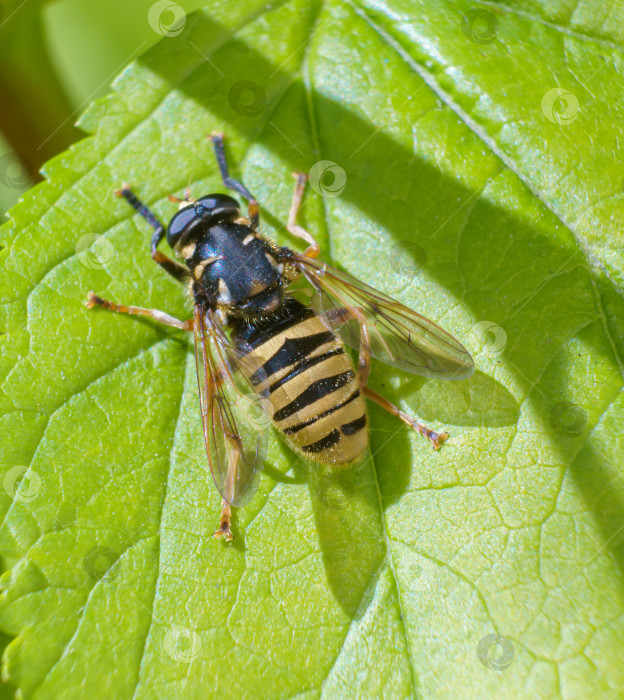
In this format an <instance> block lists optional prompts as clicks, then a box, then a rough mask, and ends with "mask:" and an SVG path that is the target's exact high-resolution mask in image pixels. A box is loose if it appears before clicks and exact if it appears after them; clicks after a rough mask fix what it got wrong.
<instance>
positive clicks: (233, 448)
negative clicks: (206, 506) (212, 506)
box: [213, 440, 240, 542]
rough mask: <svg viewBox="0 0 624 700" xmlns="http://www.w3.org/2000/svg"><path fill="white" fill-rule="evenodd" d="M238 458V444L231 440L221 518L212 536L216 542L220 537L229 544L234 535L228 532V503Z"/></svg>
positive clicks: (229, 514)
mask: <svg viewBox="0 0 624 700" xmlns="http://www.w3.org/2000/svg"><path fill="white" fill-rule="evenodd" d="M239 458H240V452H239V448H238V443H237V442H236V441H235V440H233V441H231V442H230V450H229V452H228V470H227V476H226V478H225V483H224V489H223V496H224V498H223V501H222V506H221V517H220V519H219V527H218V528H217V530H216V531H215V533H214V535H213V537H216V538H217V539H218V540H219V539H221V538H222V537H223V538H225V541H226V542H231V541H232V540H233V539H234V535H233V534H232V531H231V530H230V522H231V517H232V509H231V507H230V501H231V500H232V497H233V495H234V484H235V482H236V476H237V472H238V460H239ZM226 496H227V498H226Z"/></svg>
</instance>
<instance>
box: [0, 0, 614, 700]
mask: <svg viewBox="0 0 624 700" xmlns="http://www.w3.org/2000/svg"><path fill="white" fill-rule="evenodd" d="M474 7H475V6H474V5H468V4H463V3H458V4H450V3H448V4H441V3H437V2H436V3H433V2H422V3H418V4H416V3H409V4H407V3H404V4H402V5H401V4H399V3H388V2H386V3H382V2H376V3H372V2H366V3H364V2H360V3H357V4H350V3H343V2H332V3H326V4H322V5H321V4H319V3H315V2H309V1H308V0H305V1H304V0H293V1H292V2H288V3H285V2H284V3H276V4H274V5H273V6H271V7H267V6H265V4H264V3H261V2H252V1H251V0H246V1H244V2H240V3H236V6H230V7H228V9H227V11H226V10H225V9H224V8H223V7H221V6H220V4H219V3H214V4H213V5H211V6H209V7H207V8H206V9H205V10H204V11H202V12H199V13H197V14H194V15H192V16H189V17H188V18H187V22H186V26H185V29H184V32H183V33H181V34H180V35H178V36H174V37H167V38H165V39H163V41H161V42H160V43H159V44H158V45H157V46H156V47H154V48H153V49H152V50H150V51H149V52H148V53H147V54H146V55H145V56H144V57H143V58H142V59H141V60H140V61H138V62H137V63H135V64H132V65H131V66H129V67H128V68H127V69H126V70H125V71H124V73H122V75H121V76H120V77H119V78H118V79H117V81H116V82H115V84H114V86H113V90H112V92H111V94H110V95H109V96H108V97H106V98H104V99H103V100H101V101H98V102H96V103H95V104H94V105H92V107H91V108H90V109H89V110H88V111H87V113H86V115H84V116H83V118H82V121H81V126H82V128H83V129H85V130H86V131H88V132H89V134H90V136H89V137H88V138H87V139H85V140H84V141H82V142H81V143H79V144H77V145H76V146H74V147H72V148H71V149H70V150H69V151H68V152H67V153H64V154H62V155H61V156H58V157H57V158H55V159H54V160H53V161H51V162H50V163H49V164H48V166H47V167H46V176H47V181H46V182H45V183H43V184H41V185H39V186H37V187H36V188H35V189H34V190H32V191H31V192H30V193H29V194H27V195H26V197H25V198H24V200H23V201H22V202H21V203H20V204H19V205H18V206H17V207H16V208H15V209H14V210H13V212H12V214H13V217H14V218H13V221H11V222H10V223H9V224H7V225H6V226H5V227H4V228H3V234H2V235H3V241H2V242H3V245H4V247H3V248H2V250H1V252H0V255H1V256H2V262H3V268H4V273H3V279H2V281H1V282H0V285H1V288H2V295H3V302H4V303H3V306H2V309H3V311H2V313H3V319H2V322H3V325H4V333H3V335H2V336H1V337H0V341H1V342H2V346H1V347H2V354H1V356H0V357H1V367H0V369H1V371H2V377H3V384H2V387H3V393H2V396H1V402H2V405H1V408H2V413H3V416H2V428H3V429H2V431H0V440H1V441H2V442H1V444H2V447H1V448H0V449H1V455H2V463H3V468H4V477H3V484H4V491H3V492H0V495H1V496H2V498H1V499H0V508H1V509H2V514H3V519H4V522H3V525H2V528H1V530H0V552H1V553H2V555H3V558H4V562H5V566H6V569H7V571H6V573H5V574H4V575H3V579H2V595H1V597H0V624H1V625H2V628H3V629H4V630H6V631H7V632H9V633H11V634H12V635H15V639H14V641H13V642H12V643H11V644H10V645H9V646H8V648H7V651H6V652H5V656H4V674H5V676H6V677H8V678H9V680H10V681H11V682H12V683H13V684H15V685H16V686H18V687H19V688H20V689H21V691H22V693H23V695H24V696H25V697H32V696H35V697H64V698H65V697H67V698H72V697H84V695H85V693H90V694H92V695H94V696H97V697H99V696H102V697H104V696H106V697H120V698H122V697H132V696H136V697H205V696H206V693H207V692H209V693H210V694H215V695H216V694H219V695H220V696H224V697H234V696H238V697H240V696H243V697H246V696H259V695H262V696H265V697H290V696H294V695H300V696H302V697H318V696H327V697H345V696H354V695H356V694H359V695H360V696H363V697H373V696H380V695H382V694H383V695H384V696H387V697H406V696H414V695H421V696H423V697H450V696H459V697H475V696H477V695H478V696H484V697H487V696H493V695H500V696H502V697H510V696H511V697H514V696H520V697H526V696H534V695H539V696H543V697H566V698H568V697H582V696H587V695H589V694H592V693H593V694H595V695H598V696H608V695H609V694H614V693H617V692H619V689H621V687H622V685H623V684H624V677H623V675H622V670H621V663H620V662H619V660H620V659H621V656H622V651H623V649H622V645H623V641H622V640H623V639H624V628H623V625H622V583H621V567H622V563H623V562H622V556H623V549H622V537H621V530H622V526H623V521H622V512H624V510H623V508H622V505H623V483H622V471H621V461H622V460H621V457H622V448H621V437H620V436H621V434H622V427H623V423H624V421H623V418H622V393H621V388H622V356H623V351H624V340H623V336H622V321H621V319H622V317H623V313H622V312H623V310H624V309H623V306H624V305H623V302H622V294H621V289H620V286H619V285H620V282H621V279H622V258H621V253H620V252H618V250H617V246H616V245H614V241H613V237H614V235H616V234H617V232H618V231H619V229H620V228H621V223H622V222H621V219H622V216H621V213H620V211H619V207H618V200H619V199H621V194H620V193H619V192H617V191H616V185H617V182H616V180H617V177H619V176H617V177H616V173H617V167H616V165H617V164H616V163H614V165H613V166H612V168H611V169H609V168H608V167H607V165H606V164H607V159H608V157H609V154H611V156H612V157H613V158H614V154H615V148H616V144H617V143H618V139H619V138H620V130H621V124H622V123H623V121H622V119H621V118H619V117H620V116H621V115H620V114H619V111H621V106H620V103H619V102H618V101H617V96H618V94H619V93H618V90H617V88H616V86H617V85H618V83H619V81H618V73H617V65H616V59H615V58H612V59H611V62H610V63H609V65H605V66H604V67H603V68H602V69H601V70H602V73H601V80H600V89H599V90H598V89H597V88H596V94H595V96H594V101H593V102H590V101H589V100H588V99H586V96H585V95H583V96H582V97H581V96H580V95H579V105H580V110H579V113H578V115H577V117H576V118H575V119H574V120H573V121H570V122H569V123H566V124H561V123H554V122H552V121H550V120H549V119H548V118H547V117H546V116H545V115H544V112H543V111H542V108H541V104H542V99H543V95H544V94H545V93H546V91H547V90H549V89H551V88H552V87H557V86H565V87H566V88H567V89H568V90H571V91H572V92H574V91H575V90H578V85H581V84H583V83H584V84H585V85H587V83H588V81H589V79H590V76H591V73H592V71H593V70H595V69H596V67H597V66H599V65H602V63H601V58H600V57H601V55H602V54H603V53H604V51H605V47H606V46H609V47H611V50H612V51H613V50H614V49H617V47H619V44H620V42H621V39H620V35H619V34H618V32H619V31H620V30H619V28H618V27H619V25H618V24H617V22H615V21H614V20H613V16H609V17H604V18H601V17H599V16H598V14H599V13H598V11H594V12H593V13H592V11H591V9H590V7H589V4H587V6H586V7H585V6H579V7H580V9H579V10H578V11H577V12H576V13H574V14H573V15H572V16H570V14H569V13H568V12H567V10H566V7H565V6H564V5H563V4H562V5H561V7H560V8H558V6H556V5H549V6H548V8H546V9H544V8H542V7H541V5H539V4H538V3H529V2H527V3H525V4H521V3H516V4H514V6H513V7H511V8H498V7H497V6H496V5H493V4H487V5H485V4H484V5H478V6H476V7H477V8H484V9H485V10H486V11H487V12H489V13H491V14H493V15H494V16H495V17H496V30H495V31H494V32H493V34H494V36H493V37H492V38H491V39H489V40H488V41H487V42H486V43H478V42H477V41H475V37H474V36H473V35H471V32H470V26H469V25H468V28H467V27H466V21H465V18H466V16H467V15H468V13H469V12H470V11H471V10H472V9H473V8H474ZM583 7H585V9H583ZM406 8H408V9H406ZM581 10H582V11H581ZM488 21H489V20H488ZM487 26H488V25H487V22H486V28H487ZM487 36H489V35H487V34H486V37H487ZM480 41H482V38H481V39H480ZM527 73H529V74H531V76H532V79H531V80H529V78H528V77H527ZM546 78H547V79H546ZM242 81H247V82H246V83H244V84H242V85H241V83H242ZM249 83H251V84H252V85H251V86H250V85H249ZM607 109H608V110H610V111H609V118H608V119H607V118H606V117H605V110H607ZM601 110H602V112H601ZM601 114H602V118H601V119H599V118H598V117H599V116H600V115H601ZM551 117H552V114H551ZM213 130H223V131H225V132H226V133H227V137H228V140H227V148H228V155H229V158H230V161H231V163H232V168H233V171H234V173H235V174H236V175H239V176H241V177H242V178H243V180H244V181H245V183H246V184H247V186H248V187H249V189H250V190H251V191H252V192H253V193H254V194H255V195H256V197H257V198H258V200H259V201H260V202H261V204H262V216H263V222H264V230H265V231H266V232H267V233H268V234H270V235H274V236H275V237H276V239H277V240H278V241H279V242H280V243H282V244H288V245H291V246H296V245H297V243H296V242H295V241H293V240H292V239H291V238H289V237H288V236H287V234H286V232H285V227H284V223H285V221H286V216H287V212H288V206H289V202H290V196H291V191H292V183H293V181H292V178H291V177H290V172H291V171H292V170H294V169H299V170H306V171H310V170H311V169H313V167H314V166H315V164H317V163H320V162H321V161H330V165H329V166H327V164H325V165H323V166H320V170H327V168H328V167H329V169H330V170H329V171H328V172H326V174H325V176H324V177H323V178H322V179H318V178H317V179H316V180H315V179H314V178H313V177H311V180H312V186H311V188H310V190H309V191H308V195H307V197H306V202H305V208H304V216H303V223H304V224H305V225H306V226H307V227H308V228H309V229H310V231H312V232H313V233H314V234H315V235H316V236H317V237H318V239H319V241H320V243H321V245H322V247H323V248H324V250H325V253H326V255H327V257H328V258H329V259H331V260H332V261H333V262H334V263H336V264H337V265H339V266H342V267H343V268H344V269H346V270H348V271H349V272H350V273H352V274H354V275H356V276H359V277H360V278H362V279H364V280H365V281H366V282H367V283H369V284H372V285H373V286H376V287H378V288H380V289H382V290H383V291H384V292H386V293H389V294H392V295H394V296H396V297H397V298H399V299H400V300H401V301H402V302H404V303H406V304H407V305H408V306H411V307H413V308H415V309H417V310H418V311H419V312H421V313H423V314H425V315H426V316H428V317H430V318H432V319H433V320H435V321H436V322H439V323H440V324H441V325H443V326H444V327H445V328H447V329H448V330H449V331H451V332H452V333H453V334H454V335H456V336H457V337H458V338H459V339H460V340H461V341H462V342H465V343H466V344H467V346H468V347H469V348H470V349H471V351H472V352H473V353H474V356H475V359H476V364H477V372H476V374H475V375H474V377H472V378H471V379H470V380H468V381H465V382H448V383H442V382H434V381H432V380H426V381H425V380H424V379H421V378H418V377H412V376H409V375H405V374H401V373H399V372H396V371H394V370H391V369H390V368H387V367H384V366H381V365H376V366H375V367H374V370H373V374H372V377H371V385H372V386H373V388H374V389H375V390H377V391H380V392H383V393H384V394H385V395H386V396H387V397H388V398H389V399H391V400H392V401H394V402H396V403H398V404H399V405H400V407H401V408H402V409H403V410H406V411H409V412H411V413H414V414H415V415H417V416H419V417H420V418H421V419H422V420H423V421H425V422H426V423H428V424H429V425H431V426H432V427H434V428H437V427H442V426H444V427H446V428H447V429H448V430H449V432H450V433H451V439H450V440H449V442H448V443H447V444H446V445H445V447H444V449H443V450H441V451H440V452H439V453H434V452H433V451H432V450H430V448H429V447H428V445H427V444H426V443H425V442H424V441H423V440H422V438H420V437H418V436H417V435H415V434H412V433H410V432H408V430H407V429H406V428H405V427H404V426H403V425H402V424H401V423H400V422H397V421H396V420H395V419H394V418H392V417H391V416H389V415H387V414H385V413H384V412H383V411H381V410H379V409H378V408H377V407H374V406H373V407H371V408H370V426H371V430H370V434H371V450H370V454H369V456H368V458H367V459H366V460H365V461H364V462H363V463H362V464H361V465H359V466H357V467H355V468H354V469H352V470H349V471H345V472H341V473H334V474H331V473H327V472H324V471H322V470H319V469H315V468H313V467H312V466H311V465H310V464H306V463H304V462H302V461H301V460H298V459H297V458H296V457H295V456H294V454H293V453H292V452H290V451H289V450H288V448H287V447H286V446H285V445H284V444H283V443H281V442H280V441H279V440H278V439H276V438H275V437H274V436H273V437H272V443H271V448H270V452H269V460H268V464H267V467H266V469H265V472H264V473H263V475H262V479H261V481H260V484H259V486H258V490H257V492H256V493H255V494H254V496H253V499H252V500H251V502H250V503H249V504H248V505H247V506H246V507H245V508H243V509H241V510H240V511H239V512H238V514H237V518H236V520H235V532H236V535H237V539H236V540H235V542H234V545H233V546H231V547H225V546H222V544H221V543H218V542H215V541H214V540H213V539H212V538H211V534H212V531H213V530H214V527H215V524H216V517H217V514H218V510H219V497H218V494H217V492H216V490H215V489H214V488H213V487H212V484H211V481H210V475H209V471H208V466H207V461H206V457H205V454H204V452H203V445H202V439H201V429H200V420H199V410H198V404H197V390H196V383H195V371H194V366H193V361H194V360H193V357H192V352H191V349H190V346H189V345H188V339H187V338H186V337H185V336H184V334H183V333H182V332H178V331H172V330H170V329H162V328H158V327H156V326H155V325H154V324H152V323H150V322H146V321H142V320H137V319H134V318H129V317H123V316H116V315H112V314H107V313H105V312H103V311H87V310H86V309H85V308H84V306H83V302H84V299H85V297H86V293H87V292H88V291H89V290H90V289H94V290H95V291H96V292H97V293H98V294H101V295H102V296H104V297H107V298H111V299H113V300H118V301H121V302H124V303H129V304H136V305H142V306H149V307H154V308H161V309H163V310H166V311H167V312H169V313H172V314H174V315H177V316H178V317H182V318H186V317H188V315H189V313H190V311H189V307H188V305H187V304H186V303H185V300H184V293H183V291H182V290H181V289H180V288H179V287H178V286H177V284H176V283H175V282H173V281H170V280H168V279H167V278H166V276H165V275H164V273H162V271H160V270H159V269H158V268H157V267H156V266H155V265H154V264H153V263H152V262H151V260H150V258H149V250H148V244H149V236H150V234H149V231H148V229H147V227H146V225H145V222H144V221H142V220H139V218H138V217H137V216H136V215H133V212H132V211H131V210H129V207H128V206H127V205H126V204H125V203H124V202H123V201H120V200H118V199H116V198H115V197H114V196H113V190H114V189H115V188H116V187H118V186H119V184H120V183H121V182H122V181H124V180H125V181H129V182H131V183H132V185H133V186H134V188H135V190H136V191H137V193H138V194H139V195H140V196H141V197H142V198H143V199H144V200H145V201H146V202H148V203H149V204H150V205H151V206H153V208H154V209H155V211H156V212H157V213H158V214H159V215H160V216H161V217H162V218H163V219H165V220H167V219H168V218H169V217H170V216H171V215H172V214H173V212H174V211H175V206H174V205H172V204H170V203H169V202H168V201H167V195H168V194H169V193H175V194H180V193H181V192H182V191H183V189H184V187H185V186H186V185H187V184H188V183H189V181H190V182H191V184H192V189H193V192H194V193H195V194H197V195H199V194H203V193H207V192H210V191H214V190H219V191H223V188H222V186H221V183H220V181H219V177H218V172H217V169H216V167H215V163H214V161H213V157H212V152H211V149H210V146H209V142H208V141H207V139H206V135H207V134H208V133H209V132H210V131H213ZM332 164H334V165H332ZM318 170H319V167H317V169H316V170H314V171H313V172H315V173H316V172H317V171H318ZM343 173H344V177H343ZM340 183H342V185H344V188H343V189H342V190H341V191H340V192H339V195H338V196H334V195H335V194H336V190H337V189H338V190H340V188H341V187H342V185H341V184H340ZM618 186H619V185H618ZM332 188H333V189H332ZM609 188H610V189H609ZM322 192H324V193H325V194H324V195H323V194H321V193H322ZM601 199H602V203H599V200H601ZM588 207H589V208H588ZM590 212H591V213H590ZM89 236H90V237H91V238H88V237H89ZM85 237H87V238H85ZM85 241H86V242H87V243H88V242H89V241H91V242H92V244H93V245H91V246H90V247H87V248H85Z"/></svg>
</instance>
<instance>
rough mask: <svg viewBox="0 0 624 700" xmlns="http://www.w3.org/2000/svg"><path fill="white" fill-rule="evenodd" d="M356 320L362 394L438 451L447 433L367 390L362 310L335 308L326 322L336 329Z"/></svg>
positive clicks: (368, 354)
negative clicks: (437, 430)
mask: <svg viewBox="0 0 624 700" xmlns="http://www.w3.org/2000/svg"><path fill="white" fill-rule="evenodd" d="M352 319H356V320H357V321H358V323H359V324H360V348H359V354H358V378H359V381H360V388H361V391H362V394H364V396H366V397H367V398H369V399H371V401H374V402H375V403H376V404H377V405H379V406H381V407H382V408H383V409H384V410H386V411H388V413H391V414H392V415H393V416H397V418H400V419H401V420H402V421H403V422H404V423H406V424H407V425H409V427H410V428H412V429H413V430H415V431H416V432H417V433H420V434H421V435H422V436H424V437H426V438H427V439H428V440H429V441H430V442H431V443H432V444H433V449H434V450H439V449H440V447H442V443H443V442H444V441H445V440H446V439H447V438H448V436H449V435H448V433H438V432H436V431H435V430H432V429H431V428H429V427H427V426H426V425H423V424H422V423H419V422H418V421H416V420H414V418H412V417H411V416H410V415H408V414H407V413H405V412H404V411H401V409H400V408H398V406H395V405H394V404H393V403H391V402H390V401H388V399H386V398H384V397H383V396H382V395H381V394H378V393H377V392H376V391H373V390H372V389H369V388H368V386H366V385H367V383H368V377H369V373H370V365H371V349H370V333H369V330H368V326H367V324H366V318H365V316H364V313H363V311H362V309H360V308H357V307H355V306H353V307H349V308H337V309H332V310H331V311H330V312H329V313H328V320H330V321H331V322H332V324H333V325H334V326H335V327H338V326H340V325H342V324H344V323H346V322H347V321H350V320H352Z"/></svg>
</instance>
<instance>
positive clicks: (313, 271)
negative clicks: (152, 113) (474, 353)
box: [296, 254, 474, 379]
mask: <svg viewBox="0 0 624 700" xmlns="http://www.w3.org/2000/svg"><path fill="white" fill-rule="evenodd" d="M296 259H297V263H298V267H299V269H300V270H301V272H302V273H303V275H304V276H305V278H306V279H307V280H308V282H309V283H310V284H311V285H312V286H313V287H314V288H315V289H316V292H317V293H316V295H315V298H314V299H313V301H312V306H313V307H314V308H315V310H316V311H317V312H318V313H319V315H321V317H322V318H323V319H324V320H325V322H326V323H327V324H328V326H329V327H330V328H331V329H332V330H333V331H335V332H336V333H338V335H340V337H341V338H342V339H343V341H344V342H345V343H346V344H347V345H349V346H350V347H353V348H355V349H356V350H360V349H361V342H362V341H361V333H360V324H361V322H363V323H365V324H366V326H367V327H368V329H369V341H368V346H367V347H368V350H369V352H370V354H371V355H372V356H373V357H375V358H377V359H379V360H381V361H382V362H385V363H386V364H389V365H393V366H395V367H398V368H400V369H403V370H405V371H407V372H412V373H413V374H419V375H422V376H425V377H434V378H436V379H467V378H468V377H470V376H471V375H472V374H473V372H474V363H473V361H472V358H471V357H470V354H469V353H468V351H467V350H466V348H464V346H463V345H462V344H461V343H460V342H459V341H458V340H456V339H455V338H454V337H453V336H452V335H450V334H449V333H447V331H445V330H444V329H443V328H441V327H440V326H438V325H437V324H436V323H434V322H433V321H431V320H429V319H428V318H426V317H425V316H422V315H421V314H419V313H417V312H416V311H412V310H411V309H408V308H407V307H406V306H404V305H403V304H401V303H400V302H398V301H396V300H395V299H392V298H391V297H389V296H386V295H385V294H383V293H382V292H379V291H378V290H376V289H373V288H372V287H370V286H368V285H367V284H365V283H364V282H361V281H359V280H358V279H356V278H355V277H352V276H351V275H349V274H348V273H345V272H340V271H339V270H337V269H335V268H334V267H332V266H331V265H328V264H326V263H319V262H318V261H316V260H314V259H312V258H308V257H306V256H304V255H300V254H296Z"/></svg>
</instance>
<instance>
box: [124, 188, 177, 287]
mask: <svg viewBox="0 0 624 700" xmlns="http://www.w3.org/2000/svg"><path fill="white" fill-rule="evenodd" d="M115 194H116V195H117V196H118V197H123V198H124V199H125V200H126V201H127V202H128V204H130V205H131V206H132V207H133V208H134V209H136V210H137V211H138V212H139V214H140V215H141V216H142V217H143V218H144V219H145V220H146V221H147V223H148V224H149V225H150V226H151V227H152V228H153V229H154V235H153V236H152V245H151V255H152V259H153V260H154V262H156V263H158V264H159V265H160V266H161V267H162V268H163V269H164V270H166V271H167V272H168V273H169V274H170V275H171V276H172V277H175V278H176V279H177V280H178V281H180V282H185V281H186V280H187V279H188V276H189V271H188V270H187V269H186V268H185V267H184V266H183V265H180V264H179V263H177V262H175V260H172V259H171V258H168V257H167V256H166V255H165V254H164V253H161V252H160V251H159V250H157V248H158V244H159V243H160V241H161V240H162V239H163V238H164V236H165V232H166V231H165V227H164V226H163V225H162V224H161V223H160V221H158V219H157V218H156V215H155V214H154V213H153V212H152V211H150V209H149V208H148V207H147V206H146V205H145V204H143V202H142V201H141V200H140V199H139V198H138V197H137V196H136V195H135V194H134V192H133V191H132V190H131V189H130V185H128V183H124V184H123V185H122V186H121V189H119V190H116V191H115Z"/></svg>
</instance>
